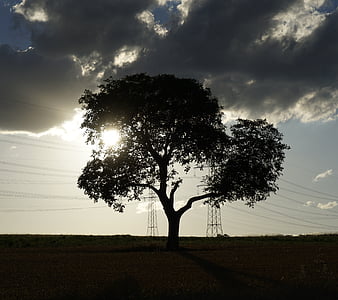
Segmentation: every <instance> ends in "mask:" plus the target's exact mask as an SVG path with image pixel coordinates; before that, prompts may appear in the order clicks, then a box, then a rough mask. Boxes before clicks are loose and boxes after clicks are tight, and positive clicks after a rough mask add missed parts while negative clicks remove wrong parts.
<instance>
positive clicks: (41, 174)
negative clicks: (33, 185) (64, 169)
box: [0, 168, 76, 178]
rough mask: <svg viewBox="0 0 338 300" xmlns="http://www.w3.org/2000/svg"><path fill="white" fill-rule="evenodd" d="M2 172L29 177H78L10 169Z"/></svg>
mask: <svg viewBox="0 0 338 300" xmlns="http://www.w3.org/2000/svg"><path fill="white" fill-rule="evenodd" d="M0 172H8V173H16V174H28V175H40V176H52V177H62V178H75V177H76V176H67V175H61V174H48V173H39V172H30V171H18V170H10V169H2V168H0Z"/></svg>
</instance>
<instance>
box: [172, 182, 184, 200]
mask: <svg viewBox="0 0 338 300" xmlns="http://www.w3.org/2000/svg"><path fill="white" fill-rule="evenodd" d="M181 183H182V179H179V180H177V181H176V182H175V184H174V186H173V188H172V189H171V191H170V196H169V199H170V202H171V203H174V194H175V192H176V191H177V189H178V188H179V186H180V184H181Z"/></svg>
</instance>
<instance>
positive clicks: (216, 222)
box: [207, 203, 223, 237]
mask: <svg viewBox="0 0 338 300" xmlns="http://www.w3.org/2000/svg"><path fill="white" fill-rule="evenodd" d="M218 235H223V229H222V219H221V208H220V207H217V206H215V205H211V204H210V203H208V221H207V237H217V236H218Z"/></svg>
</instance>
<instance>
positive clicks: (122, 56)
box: [114, 46, 141, 68]
mask: <svg viewBox="0 0 338 300" xmlns="http://www.w3.org/2000/svg"><path fill="white" fill-rule="evenodd" d="M140 52H141V48H140V47H128V46H124V47H122V48H121V49H120V50H119V51H118V53H117V54H116V55H115V57H114V66H116V67H119V68H121V67H123V66H125V65H127V64H130V63H132V62H134V61H136V60H137V58H138V56H139V54H140Z"/></svg>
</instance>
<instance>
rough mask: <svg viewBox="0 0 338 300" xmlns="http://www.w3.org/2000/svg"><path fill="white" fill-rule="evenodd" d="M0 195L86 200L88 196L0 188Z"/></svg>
mask: <svg viewBox="0 0 338 300" xmlns="http://www.w3.org/2000/svg"><path fill="white" fill-rule="evenodd" d="M0 196H2V197H14V198H38V199H63V200H88V198H85V197H71V196H61V195H46V194H38V193H27V192H13V191H7V190H0Z"/></svg>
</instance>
